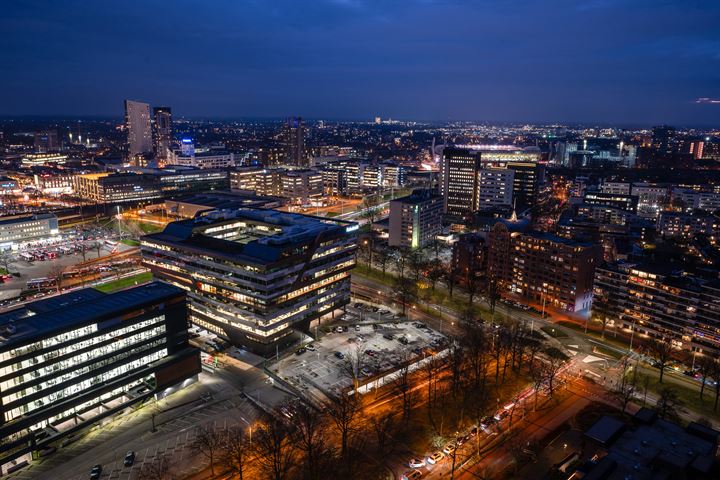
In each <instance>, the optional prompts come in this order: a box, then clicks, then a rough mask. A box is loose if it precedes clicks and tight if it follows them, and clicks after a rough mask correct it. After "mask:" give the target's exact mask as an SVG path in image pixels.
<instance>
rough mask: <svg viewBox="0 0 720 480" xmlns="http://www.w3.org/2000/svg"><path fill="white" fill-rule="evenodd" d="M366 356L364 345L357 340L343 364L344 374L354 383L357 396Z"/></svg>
mask: <svg viewBox="0 0 720 480" xmlns="http://www.w3.org/2000/svg"><path fill="white" fill-rule="evenodd" d="M364 359H365V356H364V355H363V349H362V343H361V342H360V340H357V342H356V343H355V348H354V349H352V350H350V351H349V352H348V353H347V354H346V355H345V359H344V361H343V364H342V371H343V373H344V374H345V375H346V376H347V377H348V378H349V379H350V380H351V381H352V385H353V391H354V392H355V393H356V394H357V390H358V387H359V386H360V375H361V373H362V368H363V365H364Z"/></svg>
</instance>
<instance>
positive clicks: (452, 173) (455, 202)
mask: <svg viewBox="0 0 720 480" xmlns="http://www.w3.org/2000/svg"><path fill="white" fill-rule="evenodd" d="M480 155H481V154H480V152H478V151H474V150H470V149H466V148H445V149H444V150H443V157H442V162H441V164H440V194H441V195H442V197H443V203H444V210H445V215H446V216H447V218H448V219H450V220H452V221H455V222H463V221H465V220H466V219H467V218H468V217H470V215H472V213H473V212H474V211H475V210H477V185H478V171H479V170H480V168H481V167H480Z"/></svg>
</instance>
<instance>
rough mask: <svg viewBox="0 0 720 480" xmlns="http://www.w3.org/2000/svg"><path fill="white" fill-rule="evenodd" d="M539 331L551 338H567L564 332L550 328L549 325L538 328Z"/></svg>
mask: <svg viewBox="0 0 720 480" xmlns="http://www.w3.org/2000/svg"><path fill="white" fill-rule="evenodd" d="M540 330H542V331H543V332H545V333H547V334H548V335H550V336H551V337H553V338H568V335H567V334H566V333H565V332H563V331H561V330H560V329H558V328H554V327H551V326H550V325H547V326H545V327H540Z"/></svg>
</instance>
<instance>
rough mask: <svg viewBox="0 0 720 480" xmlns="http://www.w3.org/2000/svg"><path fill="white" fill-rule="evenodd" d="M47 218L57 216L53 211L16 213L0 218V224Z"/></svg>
mask: <svg viewBox="0 0 720 480" xmlns="http://www.w3.org/2000/svg"><path fill="white" fill-rule="evenodd" d="M48 218H57V217H56V216H55V214H54V213H37V214H30V215H16V216H13V217H2V218H0V225H10V224H13V223H23V222H28V221H32V220H46V219H48Z"/></svg>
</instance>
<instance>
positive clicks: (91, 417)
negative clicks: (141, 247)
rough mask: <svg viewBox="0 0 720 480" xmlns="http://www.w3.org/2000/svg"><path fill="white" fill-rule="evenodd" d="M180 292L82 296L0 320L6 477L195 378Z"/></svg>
mask: <svg viewBox="0 0 720 480" xmlns="http://www.w3.org/2000/svg"><path fill="white" fill-rule="evenodd" d="M198 373H200V356H199V351H198V350H197V349H196V348H193V347H191V346H190V345H189V344H188V332H187V310H186V307H185V295H184V294H183V292H182V290H180V289H177V288H175V287H172V286H170V285H167V284H163V283H159V282H153V283H150V284H148V285H143V286H140V287H135V288H132V289H129V290H124V291H121V292H118V293H113V294H104V293H101V292H99V291H98V290H94V289H89V288H88V289H83V290H78V291H74V292H71V293H66V294H63V295H60V296H56V297H52V298H49V299H47V300H39V301H36V302H32V303H28V304H25V305H23V306H19V307H17V308H15V309H14V310H11V311H9V312H5V313H2V314H0V400H1V401H0V415H2V416H1V417H0V438H2V439H3V441H2V442H0V473H7V470H8V469H9V468H11V467H12V466H14V465H17V464H22V463H23V462H25V461H30V459H31V458H33V455H34V454H36V452H37V451H39V450H42V449H45V448H48V447H52V446H59V445H60V441H61V440H62V439H63V438H65V437H66V436H67V435H69V434H71V433H76V432H79V431H81V430H83V429H86V428H89V427H91V426H93V425H96V424H97V423H98V422H99V421H101V420H102V419H104V418H107V417H110V416H114V415H119V414H122V412H123V411H126V410H128V409H129V408H130V407H132V406H133V405H136V404H139V403H142V402H143V401H145V400H147V399H148V398H149V397H151V396H153V395H155V396H156V397H157V398H161V397H163V396H165V395H167V394H169V393H171V392H173V391H174V390H176V389H177V388H181V387H184V386H186V385H188V384H189V383H190V382H192V381H194V380H196V379H197V375H198Z"/></svg>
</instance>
